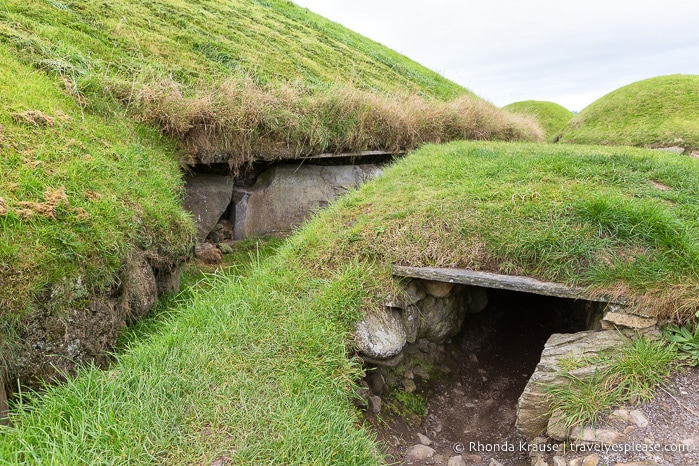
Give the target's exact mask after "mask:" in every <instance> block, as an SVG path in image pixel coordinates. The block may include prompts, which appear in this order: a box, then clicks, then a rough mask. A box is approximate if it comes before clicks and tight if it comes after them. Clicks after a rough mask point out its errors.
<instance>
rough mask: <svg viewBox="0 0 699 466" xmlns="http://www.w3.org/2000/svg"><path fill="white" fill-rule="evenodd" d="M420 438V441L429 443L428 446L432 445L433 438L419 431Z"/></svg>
mask: <svg viewBox="0 0 699 466" xmlns="http://www.w3.org/2000/svg"><path fill="white" fill-rule="evenodd" d="M417 438H418V440H420V443H421V444H423V445H427V446H428V447H429V446H430V445H432V440H430V438H429V437H428V436H427V435H424V434H421V433H419V432H418V434H417Z"/></svg>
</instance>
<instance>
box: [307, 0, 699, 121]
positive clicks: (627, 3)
mask: <svg viewBox="0 0 699 466" xmlns="http://www.w3.org/2000/svg"><path fill="white" fill-rule="evenodd" d="M293 1H294V3H297V4H298V5H301V6H304V7H306V8H308V9H309V10H311V11H313V12H315V13H318V14H320V15H322V16H324V17H326V18H328V19H331V20H333V21H335V22H337V23H340V24H342V25H343V26H346V27H348V28H350V29H352V30H354V31H356V32H359V33H360V34H362V35H365V36H367V37H369V38H371V39H373V40H375V41H377V42H380V43H382V44H384V45H386V46H388V47H390V48H392V49H394V50H396V51H398V52H400V53H402V54H403V55H406V56H408V57H410V58H411V59H413V60H415V61H417V62H419V63H421V64H423V65H425V66H427V67H428V68H431V69H433V70H435V71H437V72H438V73H440V74H442V75H443V76H445V77H447V78H449V79H451V80H452V81H455V82H457V83H459V84H461V85H462V86H464V87H466V88H468V89H470V90H471V91H473V92H474V93H476V94H477V95H479V96H480V97H483V98H485V99H487V100H489V101H490V102H492V103H494V104H495V105H498V106H503V105H507V104H509V103H511V102H517V101H520V100H546V101H551V102H556V103H558V104H560V105H563V106H564V107H566V108H568V109H569V110H576V111H580V110H582V109H583V108H584V107H585V106H587V105H588V104H590V103H592V102H594V101H595V100H597V99H598V98H600V97H602V96H603V95H605V94H607V93H608V92H611V91H613V90H614V89H618V88H619V87H621V86H625V85H626V84H631V83H633V82H636V81H639V80H641V79H646V78H652V77H655V76H663V75H667V74H675V73H682V74H699V0H655V1H649V0H490V1H488V0H463V1H455V0H293Z"/></svg>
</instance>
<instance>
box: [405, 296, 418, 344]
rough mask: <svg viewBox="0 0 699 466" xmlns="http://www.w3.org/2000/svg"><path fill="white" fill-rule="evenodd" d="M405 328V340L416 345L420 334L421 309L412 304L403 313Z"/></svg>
mask: <svg viewBox="0 0 699 466" xmlns="http://www.w3.org/2000/svg"><path fill="white" fill-rule="evenodd" d="M403 327H404V328H405V340H406V341H407V342H408V343H415V342H416V341H417V338H418V334H419V332H420V309H419V308H418V307H417V306H416V305H415V304H411V305H409V306H406V308H405V310H404V311H403Z"/></svg>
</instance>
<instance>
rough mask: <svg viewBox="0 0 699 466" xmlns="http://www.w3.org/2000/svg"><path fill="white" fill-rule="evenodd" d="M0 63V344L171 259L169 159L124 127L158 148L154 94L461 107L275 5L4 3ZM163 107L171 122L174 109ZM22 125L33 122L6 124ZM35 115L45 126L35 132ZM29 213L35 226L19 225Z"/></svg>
mask: <svg viewBox="0 0 699 466" xmlns="http://www.w3.org/2000/svg"><path fill="white" fill-rule="evenodd" d="M0 49H1V50H2V52H1V55H0V61H1V62H2V64H3V67H2V71H0V80H1V82H0V97H2V104H1V105H0V124H2V125H3V130H2V134H0V138H1V141H0V144H2V153H3V157H2V159H1V160H0V164H2V172H3V174H5V173H7V174H8V175H7V176H3V178H2V180H0V198H2V201H0V212H2V213H1V214H0V222H2V227H3V228H2V232H1V233H0V234H1V235H2V236H1V237H0V240H1V242H0V259H1V261H0V271H1V272H2V273H1V274H0V288H1V289H2V294H1V295H0V304H1V306H0V329H2V331H0V334H2V335H4V336H8V335H9V333H11V328H12V322H11V321H13V320H15V319H16V318H17V315H18V314H19V313H20V312H21V311H26V310H31V309H33V308H35V307H36V302H37V300H39V301H43V302H45V303H46V304H47V307H49V308H50V309H51V310H52V311H56V312H59V311H60V310H61V309H65V308H67V307H69V306H70V305H75V306H81V305H84V303H85V300H86V299H87V298H88V296H89V295H90V294H91V293H94V292H98V291H101V290H104V289H106V288H108V287H109V286H110V285H112V284H114V283H115V281H116V280H117V279H116V272H117V270H118V269H119V267H121V266H122V265H123V262H124V259H125V257H126V256H127V255H128V254H129V253H131V252H132V251H133V250H134V249H135V248H142V249H154V250H158V251H159V252H160V253H162V255H163V256H164V257H170V256H174V255H181V254H182V253H183V252H184V251H185V250H186V248H187V245H188V242H189V235H190V226H189V225H188V220H187V219H186V217H185V215H184V213H183V212H182V210H181V208H180V207H179V206H178V203H179V199H180V196H181V181H180V176H181V174H180V173H179V171H178V169H177V165H176V163H175V160H174V157H172V154H173V153H174V154H177V153H181V150H182V146H181V145H179V146H178V145H177V143H176V142H175V141H174V140H172V139H169V138H168V137H166V136H163V133H158V132H157V131H156V130H153V129H148V128H147V127H145V126H143V125H139V124H137V123H136V122H135V121H134V120H136V121H139V120H141V121H148V122H151V123H154V124H155V126H156V127H158V126H159V127H160V129H162V130H163V131H164V132H165V134H173V131H174V130H173V131H168V128H167V125H168V124H172V123H173V121H172V120H171V119H167V118H165V119H164V120H162V121H161V120H159V119H158V118H155V117H154V116H153V115H154V113H151V112H149V111H148V110H149V109H152V106H151V104H152V103H153V102H152V101H149V100H148V99H149V98H150V97H152V96H153V94H152V92H155V91H153V89H154V88H157V87H158V86H161V87H160V88H163V86H164V88H167V92H170V91H172V90H173V89H175V90H176V91H177V92H180V91H181V93H182V94H181V95H180V97H181V98H183V99H184V98H188V97H187V96H190V97H191V99H190V100H189V101H188V102H190V103H191V102H192V101H193V102H201V100H199V99H198V98H197V96H200V95H201V93H206V92H207V91H210V90H211V89H214V88H215V89H217V91H216V92H219V91H220V90H221V87H220V86H228V87H227V88H226V89H228V90H230V89H229V88H230V86H231V85H232V84H231V81H230V80H231V79H232V80H234V82H235V83H237V84H240V85H241V86H243V87H245V86H252V87H253V88H254V89H256V91H257V93H252V94H250V95H249V96H248V97H249V98H248V100H252V101H257V100H255V98H257V97H265V98H269V97H270V96H269V95H266V96H265V95H262V94H260V92H262V91H261V89H263V88H264V86H266V85H269V86H272V87H275V88H276V89H277V91H276V92H278V93H280V94H277V97H278V96H279V95H281V94H284V93H296V94H298V95H300V96H301V97H303V96H304V95H307V94H308V95H310V94H312V93H314V92H328V93H330V92H331V91H333V90H335V89H336V87H335V86H336V85H337V82H345V83H348V85H350V87H351V85H352V84H351V83H356V84H357V86H360V87H362V88H363V90H362V91H357V92H360V93H361V96H362V98H365V99H368V100H367V101H370V100H371V98H373V97H372V96H374V95H379V94H382V93H387V94H390V93H407V94H410V93H413V94H420V95H423V96H426V97H428V100H425V101H424V102H427V104H429V102H431V101H432V100H429V99H450V98H454V97H458V96H462V97H463V96H470V93H469V92H468V91H467V90H465V89H463V88H462V87H460V86H457V85H456V84H454V83H452V82H450V81H448V80H446V79H444V78H442V77H440V76H439V75H437V74H436V73H434V72H432V71H429V70H427V69H426V68H424V67H422V66H420V65H418V64H417V63H414V62H412V61H410V60H408V59H407V58H405V57H403V56H401V55H399V54H397V53H395V52H393V51H390V50H388V49H386V48H385V47H382V46H380V45H379V44H376V43H374V42H372V41H370V40H369V39H366V38H363V37H362V36H359V35H358V34H355V33H353V32H351V31H348V30H346V29H344V28H342V27H340V26H338V25H336V24H333V23H331V22H329V21H327V20H324V19H323V18H321V17H319V16H317V15H314V14H312V13H310V12H308V11H307V10H304V9H300V8H298V7H297V6H295V5H293V4H292V3H290V2H285V1H269V2H253V1H228V2H220V1H195V0H192V1H183V0H160V1H147V2H143V1H136V0H130V1H125V2H100V1H95V0H81V1H66V2H57V1H43V0H21V1H20V0H3V1H2V2H0ZM236 80H237V81H236ZM163 83H166V84H163ZM280 83H285V85H286V86H288V89H287V90H286V91H285V90H284V89H285V88H284V85H282V84H280ZM260 86H262V87H260ZM289 89H293V92H292V91H291V90H289ZM373 91H375V92H373ZM149 92H150V94H149ZM167 95H168V96H170V95H171V94H167ZM217 95H218V96H219V97H221V95H220V92H219V94H217ZM182 96H184V97H182ZM161 97H162V95H161ZM326 97H327V96H326V95H323V98H324V99H325V100H327V101H328V102H329V103H328V105H329V107H331V108H334V106H335V104H334V102H333V100H332V99H326ZM259 100H260V101H264V98H263V99H259ZM336 100H337V99H336ZM473 100H474V101H476V100H478V99H476V98H475V97H474V98H473ZM169 102H170V103H172V104H173V107H172V108H174V109H175V110H181V109H182V108H183V107H186V106H184V105H182V102H181V101H179V100H176V101H173V100H172V99H170V100H169ZM173 102H174V103H173ZM218 102H219V104H220V105H219V107H216V108H218V109H219V110H220V109H221V108H226V109H230V108H236V109H237V108H238V106H236V105H232V104H231V102H230V101H228V100H225V99H223V98H222V99H219V101H218ZM424 102H423V103H424ZM123 103H125V104H126V106H123V105H122V104H123ZM365 103H366V102H365ZM136 107H138V108H140V109H141V110H143V111H144V112H145V113H141V114H139V113H138V112H137V110H134V109H135V108H136ZM359 107H360V110H361V109H362V108H363V107H362V106H361V105H360V106H359ZM242 108H243V110H247V108H245V107H244V106H243V107H242ZM320 108H321V113H322V111H324V110H323V109H324V108H325V107H322V106H321V107H320ZM459 108H460V107H459ZM459 108H456V107H455V109H456V110H459ZM168 109H170V108H168ZM168 109H166V110H168ZM272 110H273V111H272V113H270V114H268V115H267V119H266V120H265V125H266V126H265V128H264V132H265V134H267V133H270V132H277V133H285V132H290V131H291V130H290V129H289V128H288V127H286V126H284V125H283V124H282V121H284V119H285V118H286V120H289V121H292V123H293V122H294V121H295V118H296V117H295V116H294V115H292V114H291V113H290V112H286V110H284V109H283V108H282V109H280V108H278V107H274V108H273V109H272ZM27 111H29V112H34V111H40V112H43V113H41V114H38V113H37V114H36V115H35V117H32V116H31V114H27V115H28V117H27V118H24V119H23V118H22V117H18V116H13V114H19V113H22V112H27ZM173 113H176V111H175V112H173ZM252 113H253V112H252V111H251V112H247V113H246V112H245V111H243V112H241V115H242V118H247V117H248V116H249V115H250V114H252ZM335 113H336V114H337V113H341V112H340V111H339V110H337V111H335ZM423 113H424V112H423ZM42 115H47V116H48V117H49V119H45V121H40V120H41V119H42V118H43V116H42ZM146 115H150V116H146ZM289 115H291V116H289ZM64 116H65V118H64ZM170 116H172V118H175V116H174V115H170ZM384 116H385V115H383V116H382V118H383V117H384ZM389 116H390V115H389ZM168 118H169V117H168ZM222 118H223V117H222ZM383 119H384V120H387V121H390V120H391V119H390V118H383ZM64 120H65V121H64ZM47 122H51V125H49V124H48V123H47ZM313 122H314V120H312V119H311V120H309V124H311V126H312V124H313ZM212 127H213V128H215V127H216V125H213V126H206V129H205V130H204V132H205V133H207V134H208V132H209V131H214V130H213V129H212ZM447 127H448V126H447ZM316 129H317V128H316ZM321 129H322V128H321ZM382 131H383V127H377V128H375V131H374V132H382ZM317 132H319V133H323V134H322V135H321V136H322V137H321V138H320V139H324V138H325V139H327V138H328V137H329V136H327V135H325V133H324V131H321V130H318V131H317ZM327 132H332V131H327ZM174 133H177V131H174ZM243 133H245V134H248V131H247V130H245V131H243ZM395 133H396V134H399V133H400V131H396V132H395ZM299 134H300V137H301V138H304V137H305V136H307V134H305V133H303V131H300V132H299ZM458 135H459V134H457V133H455V134H454V135H452V137H457V136H458ZM224 136H225V137H224V138H223V139H226V140H228V139H229V138H228V136H229V135H224ZM325 139H324V140H325ZM180 142H182V141H180ZM357 144H361V142H359V143H357ZM63 188H64V189H65V195H64V194H63V191H61V189H63ZM52 196H53V198H54V199H53V200H51V199H49V197H52ZM64 196H65V197H64ZM27 203H33V204H32V205H29V204H27ZM54 204H55V205H54ZM54 208H55V210H56V211H55V213H54V212H50V210H51V209H54ZM32 209H34V210H37V209H49V211H48V212H44V216H43V217H42V216H41V215H35V216H34V217H33V218H31V219H30V218H26V217H27V216H28V215H30V214H31V212H30V211H31V210H32ZM6 211H7V212H6ZM8 212H9V213H8ZM54 217H55V218H54ZM47 293H48V294H52V296H53V298H51V299H48V298H46V295H47ZM8 341H9V338H3V339H2V342H3V343H2V344H3V345H4V344H6V343H7V342H8ZM2 354H3V355H6V354H8V353H7V351H4V352H2ZM0 359H2V358H0ZM0 369H2V368H1V367H0Z"/></svg>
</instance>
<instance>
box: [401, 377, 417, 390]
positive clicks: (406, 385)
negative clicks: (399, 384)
mask: <svg viewBox="0 0 699 466" xmlns="http://www.w3.org/2000/svg"><path fill="white" fill-rule="evenodd" d="M403 390H404V391H405V393H413V392H414V391H415V390H417V386H416V385H415V382H413V381H412V380H410V379H403Z"/></svg>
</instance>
